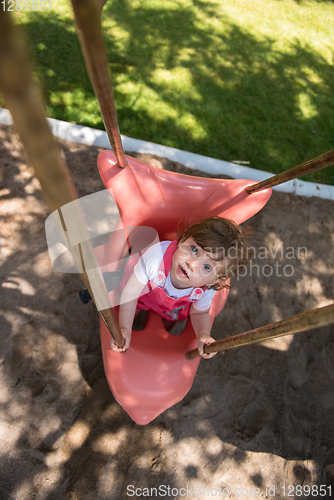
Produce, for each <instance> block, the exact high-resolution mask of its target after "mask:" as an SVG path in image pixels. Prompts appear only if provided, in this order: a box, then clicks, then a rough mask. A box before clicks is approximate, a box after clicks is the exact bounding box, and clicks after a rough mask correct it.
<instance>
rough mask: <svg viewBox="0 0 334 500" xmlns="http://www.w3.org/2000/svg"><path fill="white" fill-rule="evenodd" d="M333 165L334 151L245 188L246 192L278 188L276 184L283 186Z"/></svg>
mask: <svg viewBox="0 0 334 500" xmlns="http://www.w3.org/2000/svg"><path fill="white" fill-rule="evenodd" d="M333 164H334V149H332V150H331V151H328V153H324V154H322V155H320V156H317V158H314V159H313V160H310V161H306V162H305V163H302V164H301V165H298V166H297V167H294V168H291V169H290V170H287V171H286V172H282V173H280V174H277V175H274V176H273V177H270V178H269V179H266V180H265V181H261V182H257V183H256V184H253V185H252V186H248V187H246V192H247V193H248V194H252V193H256V192H257V191H262V190H263V189H267V188H272V187H274V186H278V184H283V183H284V182H288V181H291V180H292V179H297V178H298V177H301V176H302V175H306V174H310V173H311V172H316V171H317V170H321V169H322V168H325V167H329V166H330V165H333Z"/></svg>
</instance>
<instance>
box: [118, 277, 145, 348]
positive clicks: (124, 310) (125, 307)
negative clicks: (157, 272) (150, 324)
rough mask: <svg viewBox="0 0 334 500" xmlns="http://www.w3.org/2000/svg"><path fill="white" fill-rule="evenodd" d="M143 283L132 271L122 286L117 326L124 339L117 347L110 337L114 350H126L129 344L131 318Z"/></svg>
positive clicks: (133, 315)
mask: <svg viewBox="0 0 334 500" xmlns="http://www.w3.org/2000/svg"><path fill="white" fill-rule="evenodd" d="M144 287H145V285H143V284H142V283H141V282H140V281H138V280H137V278H136V276H135V275H134V273H133V274H132V275H131V277H130V279H129V281H128V282H127V284H126V285H125V287H124V290H123V292H122V295H121V299H120V307H119V327H120V329H121V332H122V335H123V337H124V340H125V344H124V347H117V346H116V344H115V342H114V340H113V339H111V341H110V347H111V349H113V350H114V351H116V352H123V351H126V350H127V349H128V347H129V345H130V341H131V332H132V324H133V319H134V317H135V312H136V308H137V302H138V298H139V296H140V294H141V292H142V290H143V288H144Z"/></svg>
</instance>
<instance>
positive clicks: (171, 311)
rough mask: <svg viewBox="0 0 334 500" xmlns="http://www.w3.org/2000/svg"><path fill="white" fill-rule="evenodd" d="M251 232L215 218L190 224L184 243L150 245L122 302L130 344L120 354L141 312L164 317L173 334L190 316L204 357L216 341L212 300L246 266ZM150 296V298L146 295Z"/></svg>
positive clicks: (124, 329) (121, 319)
mask: <svg viewBox="0 0 334 500" xmlns="http://www.w3.org/2000/svg"><path fill="white" fill-rule="evenodd" d="M247 236H248V232H247V231H246V232H245V231H243V230H242V229H241V228H240V227H239V226H238V225H237V224H235V223H234V222H233V221H231V220H228V219H223V218H221V217H210V218H208V219H203V220H200V221H198V222H197V223H195V224H193V225H188V226H187V228H186V230H185V231H184V232H183V233H182V234H181V235H180V236H179V238H178V241H176V240H174V241H163V242H160V243H157V244H155V245H153V246H152V247H150V248H149V249H148V250H147V251H146V252H145V253H144V255H143V256H142V257H141V258H140V260H139V261H138V263H137V264H136V265H135V267H134V271H133V274H132V276H131V277H130V279H129V281H128V282H127V284H126V285H125V287H124V290H123V292H122V295H121V300H120V304H121V305H120V311H119V325H120V329H121V332H122V335H123V337H124V340H125V345H124V347H123V348H119V347H117V346H116V345H115V343H114V341H113V340H111V342H110V347H111V348H112V349H113V350H114V351H117V352H122V351H125V350H126V349H128V347H129V345H130V341H131V331H132V323H133V320H134V317H135V313H136V309H137V313H139V311H138V309H144V310H149V309H152V310H153V311H155V312H156V313H158V314H160V316H162V318H163V321H164V325H165V328H166V329H167V330H168V329H170V328H171V326H172V325H173V324H174V323H175V321H182V320H184V319H186V318H187V317H188V316H190V319H191V323H192V326H193V328H194V331H195V333H196V335H197V338H198V350H199V352H200V354H201V355H202V356H203V357H204V358H210V357H212V356H214V355H215V353H214V354H209V355H208V354H204V353H203V349H204V345H205V344H210V343H211V342H215V339H214V338H212V337H211V335H210V331H211V326H210V323H211V322H210V316H209V309H210V305H211V302H212V299H213V297H214V295H215V293H216V292H217V290H221V289H222V288H226V287H227V288H228V287H229V284H228V283H227V281H228V279H229V277H230V276H233V275H234V274H236V272H237V270H238V267H239V266H241V265H244V264H245V263H246V260H247V259H246V254H247V249H246V244H245V239H246V237H247ZM143 293H144V295H143Z"/></svg>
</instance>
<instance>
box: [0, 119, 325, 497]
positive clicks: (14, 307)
mask: <svg viewBox="0 0 334 500" xmlns="http://www.w3.org/2000/svg"><path fill="white" fill-rule="evenodd" d="M0 137H1V142H0V154H1V159H0V166H1V175H2V177H1V179H0V212H1V234H0V238H1V240H0V241H1V253H0V265H1V271H0V283H1V302H0V308H1V327H0V328H1V329H0V342H1V351H0V352H1V364H0V370H1V372H0V373H1V374H0V377H1V384H0V411H1V421H0V436H1V440H0V455H1V458H0V460H1V466H0V499H1V500H30V499H38V500H51V499H54V500H62V499H64V500H65V499H66V500H75V499H77V500H109V499H114V498H115V499H118V498H119V499H126V498H139V497H141V498H143V497H144V498H160V497H161V498H163V497H165V498H191V497H197V498H211V497H212V498H213V497H215V498H239V499H240V498H242V499H246V498H247V499H251V498H261V499H262V498H279V499H289V498H306V497H307V495H306V494H307V493H308V491H311V494H310V495H309V496H308V498H313V499H314V498H327V499H329V498H331V496H332V497H333V496H334V389H333V382H334V327H325V328H322V329H319V330H313V331H309V332H305V333H299V334H296V335H295V336H287V337H283V338H280V339H276V340H272V341H268V342H264V343H261V344H256V345H252V346H247V347H243V348H238V349H234V350H231V351H228V352H227V353H226V354H225V355H224V356H223V355H217V356H216V357H215V358H213V359H212V360H209V361H202V362H201V364H200V367H199V371H198V373H197V376H196V379H195V382H194V385H193V387H192V389H191V390H190V392H189V393H188V395H187V396H186V397H185V398H184V400H183V401H182V402H180V403H179V404H177V405H176V406H175V407H173V408H171V409H170V410H168V411H166V412H165V413H164V414H162V415H160V416H159V417H158V418H157V419H156V420H154V421H153V422H152V423H151V424H149V425H147V426H145V427H140V426H138V425H136V424H135V423H134V422H133V421H132V420H131V419H130V418H129V417H128V415H127V414H126V413H125V411H124V410H123V409H122V408H121V407H120V406H119V405H118V404H117V403H116V401H115V400H114V398H113V396H112V394H111V393H110V390H109V388H108V385H107V383H106V380H105V377H104V372H103V366H102V358H101V351H100V340H99V326H98V314H97V312H96V311H95V310H94V306H93V304H92V303H89V304H88V305H86V306H83V305H82V304H81V302H80V300H79V298H78V293H77V292H78V291H80V290H81V289H82V285H81V282H80V279H79V278H78V277H77V276H75V275H66V274H60V273H57V272H55V271H54V270H53V269H52V267H51V264H50V261H49V257H48V251H47V246H46V239H45V233H44V223H45V219H46V217H47V215H48V213H49V212H48V209H47V207H46V205H45V203H44V201H43V199H42V197H41V194H40V190H39V185H38V182H37V181H36V180H35V179H34V178H33V175H32V170H31V168H29V167H28V166H27V163H26V159H25V156H24V154H22V148H21V146H20V143H19V141H18V139H17V136H16V135H15V133H13V130H12V128H10V127H5V126H1V127H0ZM61 144H62V148H63V151H64V153H65V155H66V157H67V162H68V164H69V167H70V169H71V172H72V175H73V178H74V181H75V184H76V187H77V190H78V193H79V195H80V196H83V195H85V194H89V193H93V192H94V191H98V190H100V189H102V187H103V186H102V183H101V181H100V178H99V175H98V172H97V168H96V157H97V153H98V150H97V149H95V148H88V147H85V146H79V145H75V144H71V143H65V142H62V143H61ZM145 161H153V162H155V164H158V165H163V166H164V167H165V168H172V169H173V168H176V170H179V171H181V170H182V167H180V166H178V165H173V164H171V163H170V162H167V161H166V160H162V159H156V158H152V157H148V156H147V155H145ZM333 208H334V207H333V203H332V202H330V201H326V200H320V199H315V198H312V199H309V198H300V197H295V196H293V195H287V194H280V193H274V194H273V195H272V198H271V199H270V200H269V202H268V204H267V206H266V207H265V208H264V209H263V210H262V211H261V212H260V213H259V214H258V215H256V216H255V217H253V218H252V219H251V221H250V223H251V225H252V226H253V228H254V235H253V242H252V244H253V246H254V249H255V251H256V252H257V256H256V260H254V261H253V266H254V267H253V268H252V273H250V272H249V273H248V275H247V276H245V277H243V278H240V279H239V280H237V279H236V278H235V279H234V281H233V283H232V291H231V293H230V297H229V300H228V303H227V305H226V307H225V309H224V311H223V312H222V313H221V315H220V316H219V317H218V318H217V319H216V321H215V324H214V328H213V336H214V337H216V338H217V339H219V338H223V337H226V336H230V335H233V334H237V333H241V332H243V331H246V330H249V329H251V328H255V327H258V326H261V325H265V324H268V323H271V322H273V321H276V320H279V319H281V318H285V317H288V316H290V315H294V314H298V313H301V312H303V311H306V310H310V309H312V308H315V307H319V306H323V305H326V304H329V303H330V302H332V301H333V269H334V255H333V234H334V217H333ZM264 249H266V252H267V255H266V254H265V250H264ZM298 249H300V251H299V252H298ZM261 252H262V254H261ZM270 252H271V253H270ZM275 252H277V255H276V257H275ZM260 256H261V257H262V258H261V257H260ZM256 264H257V265H258V266H259V267H258V268H257V267H255V265H256ZM274 265H276V268H275V269H276V270H275V272H274V273H273V275H272V276H271V277H268V276H265V275H266V274H267V275H268V274H269V273H270V269H271V268H270V267H269V266H274ZM264 266H267V267H264ZM286 266H288V267H286ZM282 274H285V276H284V275H282ZM320 485H322V488H320ZM135 488H139V489H137V491H135ZM145 488H147V489H145ZM151 488H152V489H151ZM154 488H155V489H154ZM159 488H160V489H159ZM219 488H220V489H219ZM312 488H313V489H312Z"/></svg>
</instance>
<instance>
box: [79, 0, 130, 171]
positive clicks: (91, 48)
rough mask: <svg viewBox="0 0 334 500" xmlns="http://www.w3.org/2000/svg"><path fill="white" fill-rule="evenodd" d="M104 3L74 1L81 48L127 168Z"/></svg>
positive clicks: (117, 152) (110, 135) (113, 144)
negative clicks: (104, 28)
mask: <svg viewBox="0 0 334 500" xmlns="http://www.w3.org/2000/svg"><path fill="white" fill-rule="evenodd" d="M104 3H105V2H104V0H100V1H98V0H72V6H73V11H74V15H75V19H76V24H77V31H78V35H79V40H80V43H81V49H82V52H83V55H84V57H85V62H86V67H87V71H88V74H89V77H90V81H91V82H92V85H93V88H94V92H95V95H96V97H97V100H98V103H99V106H100V110H101V115H102V119H103V122H104V126H105V129H106V131H107V134H108V138H109V141H110V144H111V147H112V149H113V151H114V153H115V156H116V159H117V163H118V165H119V166H120V167H122V168H123V167H125V166H126V164H127V163H126V159H125V155H124V150H123V145H122V140H121V135H120V131H119V126H118V120H117V113H116V106H115V101H114V96H113V91H112V85H111V78H110V73H109V69H108V61H107V57H106V51H105V46H104V42H103V38H102V32H101V11H102V8H103V5H104Z"/></svg>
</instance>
